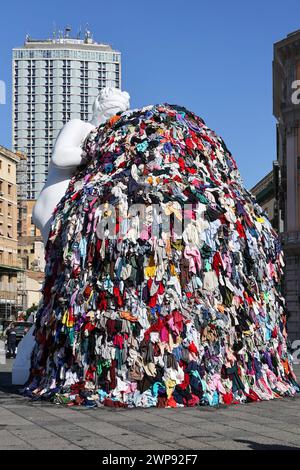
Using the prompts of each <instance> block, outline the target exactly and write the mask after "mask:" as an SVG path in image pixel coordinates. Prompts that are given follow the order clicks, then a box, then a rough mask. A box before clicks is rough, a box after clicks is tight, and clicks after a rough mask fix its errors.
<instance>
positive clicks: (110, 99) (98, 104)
mask: <svg viewBox="0 0 300 470" xmlns="http://www.w3.org/2000/svg"><path fill="white" fill-rule="evenodd" d="M129 100H130V96H129V94H128V93H127V92H126V91H121V90H119V89H118V88H111V87H106V88H103V89H102V90H101V91H100V93H99V95H98V96H97V98H96V99H95V101H94V104H93V117H92V121H91V122H92V124H94V125H95V126H99V125H100V124H102V123H103V122H105V121H106V120H107V119H108V118H110V117H111V116H114V115H115V114H117V113H118V112H120V111H121V112H124V111H126V110H127V109H129Z"/></svg>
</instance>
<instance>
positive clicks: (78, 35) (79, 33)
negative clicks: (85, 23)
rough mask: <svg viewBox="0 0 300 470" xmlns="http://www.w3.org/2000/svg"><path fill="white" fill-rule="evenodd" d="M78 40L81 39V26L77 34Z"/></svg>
mask: <svg viewBox="0 0 300 470" xmlns="http://www.w3.org/2000/svg"><path fill="white" fill-rule="evenodd" d="M77 39H81V25H80V26H79V29H78V32H77Z"/></svg>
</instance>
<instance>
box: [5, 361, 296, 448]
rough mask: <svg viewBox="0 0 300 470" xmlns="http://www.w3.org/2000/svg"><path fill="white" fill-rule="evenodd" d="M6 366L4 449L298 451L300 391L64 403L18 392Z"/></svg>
mask: <svg viewBox="0 0 300 470" xmlns="http://www.w3.org/2000/svg"><path fill="white" fill-rule="evenodd" d="M11 365H12V361H10V360H8V361H7V363H6V365H0V449H1V450H3V449H11V450H17V449H43V450H45V449H78V450H80V449H102V450H128V449H133V450H137V449H143V450H166V451H172V450H175V449H180V450H188V449H190V450H198V449H211V450H216V449H255V450H256V449H266V450H275V449H279V450H281V449H282V450H285V449H291V450H293V449H295V450H296V449H300V426H299V424H300V396H297V397H296V398H286V399H282V400H272V401H269V402H260V403H254V404H253V403H252V404H247V405H233V406H229V407H220V408H218V409H215V408H208V407H204V408H202V407H201V408H184V409H182V408H180V409H176V410H174V409H158V408H155V409H152V408H151V409H131V410H126V409H125V410H124V409H107V408H104V409H103V408H98V409H84V408H65V407H61V406H59V405H52V404H49V403H42V402H33V403H30V402H29V401H28V399H26V398H24V397H21V396H18V395H17V388H16V387H13V386H12V385H11V374H10V370H11ZM295 372H296V374H297V376H298V377H300V367H299V366H295Z"/></svg>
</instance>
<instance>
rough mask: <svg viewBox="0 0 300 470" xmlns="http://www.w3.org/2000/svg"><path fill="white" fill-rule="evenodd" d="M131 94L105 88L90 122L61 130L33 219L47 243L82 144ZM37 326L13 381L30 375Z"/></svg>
mask: <svg viewBox="0 0 300 470" xmlns="http://www.w3.org/2000/svg"><path fill="white" fill-rule="evenodd" d="M129 99H130V96H129V94H128V93H127V92H126V91H123V92H122V91H121V90H118V89H117V88H109V87H108V88H104V89H103V90H101V92H100V93H99V95H98V96H97V98H96V99H95V102H94V104H93V117H92V120H91V121H90V122H84V121H81V120H80V119H72V120H71V121H69V122H68V123H67V124H65V126H64V127H63V128H62V130H61V131H60V133H59V135H58V137H57V139H56V142H55V145H54V148H53V153H52V157H51V160H50V164H49V172H48V178H47V181H46V183H45V186H44V187H43V189H42V191H41V193H40V195H39V197H38V199H37V201H36V204H35V206H34V209H33V213H32V219H33V222H34V224H35V225H36V226H37V227H38V228H39V229H40V231H41V233H42V236H43V239H44V244H45V245H46V243H47V240H48V236H49V232H50V227H51V222H52V214H53V210H54V209H55V207H56V205H57V204H58V203H59V201H60V200H61V198H62V197H63V196H64V194H65V192H66V190H67V188H68V185H69V182H70V179H71V177H72V176H73V174H74V172H75V171H76V168H77V167H78V165H80V164H81V163H82V162H83V160H82V144H83V141H84V140H85V138H86V137H87V135H88V134H89V133H90V131H91V130H92V129H94V128H95V127H98V126H99V125H100V124H103V123H104V122H105V121H106V120H107V119H109V118H110V117H111V116H114V115H115V114H116V113H118V112H120V111H121V112H124V111H126V110H127V109H129ZM33 330H34V326H33V327H32V328H31V330H30V331H29V332H28V333H27V335H26V336H25V337H24V339H23V340H22V342H21V343H20V345H19V347H18V352H17V357H16V359H15V361H14V365H13V369H12V383H13V384H15V385H23V384H24V383H25V382H26V380H27V379H28V377H29V369H30V358H31V353H32V350H33V348H34V336H33Z"/></svg>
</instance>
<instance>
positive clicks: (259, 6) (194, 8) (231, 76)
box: [0, 0, 300, 187]
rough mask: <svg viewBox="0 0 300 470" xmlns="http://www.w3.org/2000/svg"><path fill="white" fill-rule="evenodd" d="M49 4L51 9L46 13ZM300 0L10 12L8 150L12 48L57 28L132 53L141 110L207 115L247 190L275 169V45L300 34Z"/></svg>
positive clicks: (54, 4) (155, 1)
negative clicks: (166, 108) (171, 107)
mask: <svg viewBox="0 0 300 470" xmlns="http://www.w3.org/2000/svg"><path fill="white" fill-rule="evenodd" d="M46 5H47V6H46ZM298 12H299V8H298V0H285V1H284V2H282V1H279V0H272V1H270V0H268V1H265V2H262V1H261V0H252V1H251V2H248V4H246V2H241V1H240V0H227V1H226V2H224V0H214V1H211V2H208V1H207V0H205V1H203V0H185V1H182V0H181V1H179V0H152V1H151V2H146V1H142V0H139V1H137V0H127V1H124V0H113V1H111V2H108V1H102V0H94V1H90V2H84V1H80V2H79V1H76V0H73V1H69V0H67V1H66V0H64V1H61V0H60V1H58V0H51V2H42V1H41V0H39V1H36V0H27V1H26V2H24V1H19V0H14V1H11V2H5V3H4V4H3V3H2V4H1V13H0V80H4V81H5V83H6V86H7V102H6V105H0V144H2V145H5V146H7V147H8V148H10V146H11V55H12V53H11V50H12V48H13V47H16V46H21V45H22V44H23V42H24V38H25V34H26V33H29V34H30V36H31V37H32V38H46V37H49V36H51V33H52V30H53V23H54V22H55V23H56V26H57V28H60V29H63V28H64V26H65V25H67V24H70V25H72V26H73V31H74V33H76V31H77V29H78V28H79V26H80V25H81V26H82V27H83V28H84V26H85V25H86V24H88V25H89V28H90V29H91V31H92V32H93V35H94V39H96V40H97V41H103V42H108V43H110V44H111V45H112V46H113V47H115V48H116V49H118V50H120V51H121V52H122V68H123V84H122V85H123V86H122V88H123V89H125V90H127V91H128V92H129V93H130V95H131V107H139V106H143V105H147V104H151V103H158V102H164V101H168V102H169V103H177V104H180V105H184V106H186V107H188V108H189V109H191V110H192V111H194V112H195V113H197V114H198V115H200V116H201V117H202V118H204V120H205V121H206V123H207V125H208V126H209V127H211V128H212V129H214V130H215V131H216V132H218V133H219V134H220V135H221V136H222V137H223V139H224V140H225V142H226V144H227V146H228V148H229V149H230V150H231V152H232V153H233V155H234V157H235V159H236V160H237V163H238V165H239V168H240V171H241V174H242V176H243V178H244V181H245V184H246V186H247V187H251V186H253V185H254V184H255V183H256V182H257V181H258V180H259V179H260V178H261V177H263V176H264V175H265V174H266V173H267V172H268V171H270V170H271V168H272V161H273V160H274V159H275V158H276V155H275V119H274V118H273V116H272V56H273V43H274V42H276V41H278V40H280V39H282V38H284V37H285V36H286V35H287V34H288V33H290V32H292V31H294V30H297V29H299V28H300V16H299V14H298Z"/></svg>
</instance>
